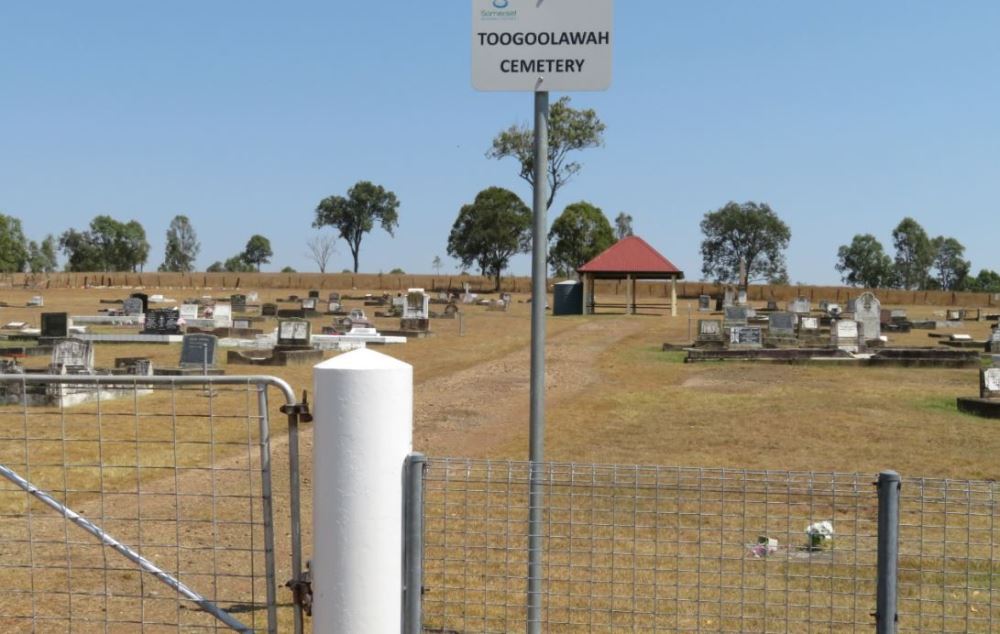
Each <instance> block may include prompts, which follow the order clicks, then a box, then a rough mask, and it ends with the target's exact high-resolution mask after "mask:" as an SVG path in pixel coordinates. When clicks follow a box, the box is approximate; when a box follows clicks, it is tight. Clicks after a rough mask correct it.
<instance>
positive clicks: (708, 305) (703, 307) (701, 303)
mask: <svg viewBox="0 0 1000 634" xmlns="http://www.w3.org/2000/svg"><path fill="white" fill-rule="evenodd" d="M698 312H699V313H709V312H712V297H711V295H699V296H698Z"/></svg>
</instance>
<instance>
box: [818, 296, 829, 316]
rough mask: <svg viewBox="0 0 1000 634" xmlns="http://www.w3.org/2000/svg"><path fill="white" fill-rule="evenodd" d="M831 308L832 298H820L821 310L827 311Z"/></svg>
mask: <svg viewBox="0 0 1000 634" xmlns="http://www.w3.org/2000/svg"><path fill="white" fill-rule="evenodd" d="M829 308H830V300H828V299H821V300H819V309H820V310H821V311H823V312H824V313H825V312H827V311H828V310H829Z"/></svg>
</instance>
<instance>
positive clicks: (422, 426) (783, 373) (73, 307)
mask: <svg viewBox="0 0 1000 634" xmlns="http://www.w3.org/2000/svg"><path fill="white" fill-rule="evenodd" d="M305 290H306V289H300V290H298V291H294V290H293V291H287V290H280V291H262V292H261V297H260V301H262V302H263V301H272V300H273V299H275V298H276V297H279V296H284V295H287V294H289V293H290V292H294V293H297V294H299V295H304V294H305ZM129 292H130V291H129V290H127V289H84V290H72V291H71V290H51V291H48V292H44V293H43V294H44V296H45V299H46V304H47V305H46V307H45V308H44V309H28V308H3V309H0V311H2V312H0V319H2V321H4V322H6V321H15V320H22V321H28V322H30V323H34V324H36V325H37V324H38V313H39V312H41V311H43V310H44V311H55V310H66V311H68V312H70V314H94V313H96V310H97V309H98V308H99V307H101V305H100V304H99V303H98V299H99V298H102V297H103V298H122V297H124V296H126V295H127V294H128V293H129ZM146 292H156V291H154V290H150V289H147V290H146ZM163 292H164V294H165V295H167V296H168V297H173V298H174V299H177V300H182V299H184V298H185V297H188V296H192V295H194V294H200V293H190V292H185V291H183V290H177V291H172V290H165V291H163ZM34 294H36V292H34V291H23V290H12V291H5V292H4V293H3V295H2V296H0V298H2V299H3V300H5V301H8V302H10V303H22V304H23V303H24V302H25V301H27V299H28V297H30V296H31V295H34ZM215 295H217V296H219V297H225V296H226V295H228V292H225V293H224V292H217V293H215ZM524 299H525V297H523V296H520V297H516V298H515V303H514V304H513V305H512V307H511V312H510V313H497V312H487V311H486V310H485V309H484V308H481V307H466V309H465V312H466V316H465V335H464V336H459V332H458V330H459V324H458V322H457V321H446V320H435V321H434V322H432V327H433V328H434V330H435V332H436V334H435V336H433V337H429V338H426V339H416V340H411V341H410V342H409V343H407V344H406V345H405V346H386V347H384V348H379V351H380V352H384V353H386V354H389V355H392V356H395V357H397V358H400V359H402V360H404V361H407V362H408V363H411V364H412V365H413V367H414V376H415V383H416V385H415V400H416V403H415V412H416V420H415V447H416V448H417V449H418V450H420V451H423V452H425V453H427V454H428V455H430V456H432V457H435V456H441V455H460V456H465V457H470V458H500V459H515V460H523V459H525V458H526V457H527V455H526V454H527V451H526V447H527V438H528V430H527V411H528V346H529V339H530V328H529V319H528V315H529V309H530V305H529V304H527V303H524ZM357 305H360V303H357ZM909 308H910V313H911V316H914V317H917V318H919V317H923V316H926V317H930V316H931V315H932V313H933V311H934V310H937V309H933V308H929V307H924V308H921V307H909ZM367 311H368V312H369V314H371V313H372V312H374V309H373V308H368V309H367ZM681 315H682V316H681V317H678V318H674V319H671V318H669V317H665V316H663V313H662V312H661V313H660V314H658V315H656V316H650V315H640V316H621V315H597V316H591V317H565V318H550V319H549V320H548V333H549V338H548V344H549V345H548V348H547V358H548V362H547V370H548V372H547V375H548V376H547V385H548V394H547V401H546V402H547V413H546V416H547V425H548V428H547V458H548V459H550V460H556V461H574V462H584V463H589V462H596V463H604V464H608V463H624V464H663V465H688V466H699V467H730V468H747V469H761V470H765V469H766V470H793V471H823V472H834V471H835V472H861V473H865V474H874V473H875V472H877V471H879V470H881V469H884V468H893V469H896V470H897V471H899V472H900V473H901V474H902V475H903V477H904V478H907V477H914V476H938V477H949V478H974V479H996V478H997V476H998V474H1000V466H998V464H1000V463H998V461H997V460H996V455H997V454H998V450H1000V433H998V427H997V424H996V423H994V422H991V421H987V420H983V419H978V418H975V417H971V416H967V415H963V414H960V413H958V412H957V411H956V409H955V406H954V399H955V397H956V396H959V395H969V394H974V393H975V392H976V390H977V386H978V378H977V376H976V372H975V371H974V370H933V369H894V368H843V367H840V368H838V367H816V366H790V365H766V364H747V363H714V364H684V363H682V359H683V357H682V355H680V354H678V353H664V352H662V351H661V350H660V346H661V344H662V343H663V342H665V341H670V342H675V343H679V342H683V341H686V340H688V319H687V312H686V307H684V308H682V311H681ZM694 319H695V320H696V319H697V313H695V315H694ZM376 322H377V325H379V326H380V327H382V328H390V327H395V326H396V324H395V323H394V320H376ZM324 323H329V318H316V319H314V320H313V327H314V331H315V332H318V331H319V328H320V326H321V325H322V324H324ZM695 323H696V322H695ZM268 327H273V322H271V324H270V325H269V326H268ZM987 329H988V325H987V324H985V323H969V324H968V328H967V329H964V330H963V331H964V332H969V333H970V334H972V335H973V336H975V337H977V338H984V337H985V335H986V332H987ZM107 330H110V329H107ZM893 339H894V342H895V341H898V342H900V343H902V344H903V345H911V346H912V345H919V346H936V345H937V344H936V342H935V341H934V340H932V339H930V338H928V337H927V336H926V332H924V331H915V332H913V333H911V334H909V335H902V336H899V337H893ZM223 352H224V351H223ZM179 354H180V350H179V346H177V345H171V346H139V345H104V346H98V348H97V362H98V364H99V365H102V366H110V365H113V362H114V358H115V357H125V356H149V357H151V358H152V359H153V360H154V363H155V364H156V365H158V366H171V365H175V364H176V363H177V360H178V358H179ZM223 356H224V354H223ZM25 363H26V364H27V365H29V366H36V367H41V366H42V365H44V364H45V363H47V359H44V358H28V359H26V360H25ZM221 365H223V366H224V367H225V365H226V364H225V361H224V360H223V361H222V362H221ZM227 371H228V374H272V375H276V376H278V377H280V378H282V379H284V380H286V381H288V382H289V384H291V385H292V387H293V388H294V389H295V390H296V391H297V392H301V391H303V390H309V391H311V390H312V386H311V384H312V369H311V368H309V367H288V368H254V367H250V366H239V367H237V366H233V367H231V368H227ZM163 398H167V397H164V396H145V397H140V401H141V402H142V408H143V409H146V410H147V411H152V410H156V411H163V410H164V408H166V406H167V404H166V402H164V401H161V400H158V399H163ZM199 400H200V401H202V402H199ZM279 400H280V399H276V398H274V399H272V411H271V420H272V426H273V429H274V433H275V436H277V437H280V435H281V434H282V431H283V427H284V416H283V415H282V414H280V413H279V412H278V411H277V407H278V405H280V403H279V402H277V401H279ZM203 401H204V399H197V398H190V399H181V400H180V401H178V402H177V403H176V404H175V405H176V410H177V411H178V412H180V413H196V412H200V411H203V410H201V409H199V408H203V406H204V403H203ZM175 405H174V404H171V407H174V406H175ZM129 407H131V404H128V405H126V404H118V405H111V406H110V408H109V409H106V410H104V412H105V413H106V414H110V413H112V412H115V411H116V408H123V414H122V416H121V417H120V418H116V417H114V416H111V417H109V418H108V421H107V423H106V424H107V425H108V427H107V428H106V429H105V430H103V431H101V434H102V436H103V438H104V439H105V440H107V441H108V442H107V443H106V447H105V448H104V450H103V452H104V453H103V454H102V459H103V460H105V463H106V465H108V466H109V469H108V471H107V473H108V475H109V476H110V477H109V479H108V482H105V483H104V484H105V490H106V491H108V490H112V489H115V488H116V487H117V488H126V487H129V486H131V482H132V480H131V479H130V478H131V477H132V476H129V475H128V473H129V472H128V470H127V469H120V470H117V471H116V470H115V468H116V465H117V466H124V467H128V466H129V465H130V464H131V463H130V462H129V461H130V460H133V461H134V460H135V458H134V447H135V445H136V442H135V441H136V440H137V439H138V440H143V439H148V440H154V441H156V442H149V443H146V444H145V445H144V447H145V449H146V450H148V453H144V454H143V458H142V460H144V461H149V462H148V465H149V466H157V465H163V466H166V467H170V466H171V465H174V464H184V461H185V460H193V461H198V460H201V459H202V458H204V456H199V452H200V451H203V445H200V444H199V441H200V440H201V439H202V438H201V437H200V436H199V434H201V435H203V434H205V433H206V430H205V429H203V428H198V427H197V426H191V427H186V428H184V431H183V432H182V433H181V435H180V437H179V439H178V440H179V441H180V442H181V443H182V444H181V445H178V447H179V448H181V449H183V450H182V451H180V452H179V453H178V454H177V456H179V458H180V462H177V458H176V457H175V456H174V448H173V446H172V445H170V444H168V443H164V442H160V441H163V440H165V438H164V437H162V433H164V430H165V429H167V428H168V426H166V425H160V424H158V422H157V419H155V418H150V419H148V420H144V421H143V423H142V424H141V425H139V426H136V424H135V419H134V417H130V416H129V414H128V412H126V411H124V410H127V409H128V408H129ZM68 412H69V413H71V414H72V416H74V417H77V419H78V420H79V421H91V422H93V420H94V419H93V417H92V412H91V410H90V409H88V407H87V406H82V407H80V408H78V409H77V408H74V409H73V410H68ZM6 420H7V422H4V423H3V426H4V427H3V431H4V432H5V433H10V430H11V428H10V425H14V426H15V427H17V426H23V421H21V420H19V419H17V418H16V417H15V418H14V419H6ZM38 420H39V423H38V426H37V428H34V431H33V432H32V433H33V434H35V435H36V436H37V438H36V440H33V441H31V444H32V445H33V447H34V448H35V449H34V450H35V451H37V456H38V457H39V458H40V459H41V458H43V457H44V459H45V460H46V461H48V460H49V459H53V460H57V459H58V460H61V459H62V456H63V455H65V456H66V459H67V460H68V461H69V463H74V464H75V463H77V462H82V463H86V464H90V461H92V460H93V458H94V451H95V445H94V443H93V436H94V435H95V434H96V433H97V431H96V428H95V427H93V426H91V427H90V428H89V429H90V430H91V431H90V432H86V433H85V432H84V431H80V432H79V434H80V435H79V437H77V438H74V441H73V442H70V443H68V444H67V443H65V442H63V438H64V437H65V435H64V433H63V428H62V423H61V422H60V421H56V420H55V419H53V420H51V421H48V422H46V421H45V420H44V419H43V418H42V417H40V418H39V419H38ZM164 420H165V419H160V422H161V423H162V422H163V421H164ZM10 421H13V422H10ZM116 425H117V427H115V426H116ZM85 428H86V425H85V424H83V423H81V427H79V429H81V430H83V429H85ZM18 429H20V427H18ZM88 433H89V434H90V435H87V434H88ZM233 433H234V434H236V435H241V434H244V433H245V430H243V431H241V430H234V431H233ZM147 436H148V437H147ZM223 436H225V434H223ZM240 438H241V439H242V440H245V439H243V437H242V436H240ZM242 440H241V442H242ZM218 451H219V454H218V455H217V456H216V458H218V459H223V460H224V459H227V458H230V459H235V457H236V456H238V455H240V454H241V452H243V451H244V450H243V448H242V447H241V446H233V447H231V448H226V447H225V446H221V447H220V448H219V450H218ZM0 452H2V457H3V458H4V459H5V460H13V461H15V462H16V461H17V455H16V450H15V449H14V448H13V446H7V447H4V448H2V449H0ZM302 454H303V457H304V459H305V460H306V464H304V465H303V469H304V470H303V481H304V485H305V489H304V496H305V499H304V502H305V506H304V508H303V516H304V518H305V522H304V525H305V530H306V534H305V536H304V537H305V540H306V544H307V554H308V552H309V550H310V549H311V548H310V547H309V546H308V544H309V543H311V535H310V529H309V525H310V524H311V522H310V521H309V516H310V513H311V507H310V505H309V500H308V496H309V493H310V483H311V468H310V467H311V464H309V463H310V460H311V435H310V434H309V433H308V432H307V433H306V434H304V436H303V450H302ZM286 457H287V453H286V451H285V449H284V447H283V446H282V445H281V443H280V442H277V443H275V492H276V507H275V512H276V517H277V519H278V522H279V525H278V527H277V536H278V551H279V555H278V562H279V567H280V570H279V585H280V583H281V582H283V581H284V580H285V579H287V578H288V577H289V576H290V571H289V570H288V563H287V562H288V527H287V517H288V509H287V494H286V493H285V492H287V490H288V478H287V472H286V470H287V463H286V462H285V460H286ZM59 471H60V470H59V469H55V470H52V471H50V472H49V473H46V472H44V471H39V473H38V476H39V477H40V478H41V480H42V483H43V484H46V485H52V486H53V488H55V489H56V490H60V489H65V480H64V479H65V478H66V477H67V473H64V472H59ZM116 474H117V475H116ZM73 478H74V479H76V478H79V480H75V481H78V482H81V483H84V484H83V485H81V486H80V488H81V489H83V492H82V493H78V494H75V495H71V496H70V497H71V501H73V502H74V503H76V504H80V505H81V506H82V507H83V508H87V505H88V504H94V503H95V502H94V500H95V499H96V498H95V497H94V494H93V491H94V490H95V489H94V488H93V487H92V485H93V473H89V472H87V470H86V468H81V469H77V470H76V471H75V472H74V473H73ZM116 478H117V479H116ZM243 493H245V491H243ZM105 495H107V493H106V494H105ZM165 497H167V496H165ZM163 503H164V504H168V502H166V501H164V502H163ZM155 507H156V504H155V503H153V502H152V501H151V505H150V506H147V507H146V508H147V509H150V512H153V510H155ZM118 528H120V530H122V531H123V532H124V533H125V534H126V535H127V534H128V531H129V529H128V526H127V522H126V523H122V522H120V523H119V526H118ZM163 530H164V531H167V532H169V531H170V530H171V529H170V528H169V527H166V528H164V529H163ZM173 530H176V529H175V528H174V529H173ZM753 537H755V535H752V536H750V538H751V541H752V538H753ZM743 539H744V536H743V535H742V534H740V535H739V536H738V539H737V540H736V541H737V542H739V544H737V543H736V542H734V546H733V547H741V546H742V540H743ZM556 563H558V562H556ZM661 563H663V565H666V564H667V563H668V562H661ZM671 565H673V564H671ZM740 565H742V564H740ZM796 565H797V564H796ZM519 566H520V563H518V564H517V566H516V567H519ZM656 567H657V565H654V566H653V568H654V569H655V568H656ZM668 567H669V566H668ZM698 574H701V573H698ZM698 574H696V575H695V577H694V579H695V585H696V586H698V584H699V583H700V581H699V579H700V577H699V576H698ZM782 574H784V573H782ZM985 574H986V576H987V577H990V575H991V574H993V575H995V574H996V573H995V572H994V573H989V572H987V573H985ZM709 576H710V575H707V576H705V578H706V581H705V591H706V592H707V591H709V582H708V581H707V579H708V577H709ZM779 576H780V575H779ZM675 581H676V580H675ZM688 581H690V579H688V580H686V581H684V583H687V582H688ZM504 583H507V584H509V583H511V582H510V580H509V579H508V580H504ZM993 583H994V584H995V583H996V582H995V581H994V582H993ZM640 585H641V584H640ZM768 587H769V588H770V587H772V586H768ZM609 588H611V590H612V594H616V592H617V591H616V590H614V588H612V587H611V586H609ZM279 596H281V597H282V598H283V602H285V603H287V592H285V591H282V592H281V594H280V595H279ZM741 596H742V595H741ZM612 599H613V600H612V601H611V602H612V603H614V602H615V601H617V599H614V597H612ZM682 599H683V596H680V595H678V597H676V600H677V601H678V603H677V604H678V605H686V604H685V603H684V602H683V600H682ZM727 600H728V599H727ZM724 603H725V602H721V603H720V604H719V605H720V606H721V605H724ZM171 605H172V604H171ZM623 605H625V604H620V605H619V604H618V603H615V606H618V607H615V606H612V607H609V608H608V610H609V613H614V614H619V615H621V614H625V616H620V617H619V618H621V619H625V620H628V619H629V618H630V617H628V616H627V613H628V609H627V608H625V607H621V606H623ZM619 608H620V609H619ZM720 609H721V608H720ZM762 609H763V608H762ZM987 609H990V608H989V607H987ZM602 610H603V608H602ZM168 611H169V610H168ZM765 613H766V611H765V612H761V613H760V614H765ZM720 614H721V613H720ZM682 616H683V615H682V614H680V613H677V614H672V615H670V618H676V619H682ZM758 616H759V614H758V612H756V611H753V612H752V613H751V612H746V613H744V617H742V618H752V619H756V618H757V617H758ZM287 618H288V610H287V609H283V610H282V619H283V621H285V620H287ZM567 618H568V617H567ZM574 618H575V617H574ZM684 618H687V617H684ZM631 622H633V624H635V622H634V619H633V621H631ZM675 623H682V624H683V623H686V624H688V625H691V624H692V623H693V624H694V626H699V627H703V628H706V629H711V626H710V625H706V624H705V623H704V622H703V621H702V622H698V621H697V615H695V621H684V620H677V621H675ZM637 626H639V625H637ZM602 627H603V626H602ZM598 629H601V628H598ZM668 629H669V628H668Z"/></svg>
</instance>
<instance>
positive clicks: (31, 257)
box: [28, 233, 59, 273]
mask: <svg viewBox="0 0 1000 634" xmlns="http://www.w3.org/2000/svg"><path fill="white" fill-rule="evenodd" d="M58 266H59V260H58V257H57V256H56V239H55V237H54V236H53V235H52V234H51V233H50V234H49V235H47V236H45V239H44V240H42V242H41V243H40V244H39V243H38V242H35V241H34V240H32V241H31V242H29V243H28V267H29V268H30V269H31V272H32V273H52V272H53V271H55V270H56V267H58Z"/></svg>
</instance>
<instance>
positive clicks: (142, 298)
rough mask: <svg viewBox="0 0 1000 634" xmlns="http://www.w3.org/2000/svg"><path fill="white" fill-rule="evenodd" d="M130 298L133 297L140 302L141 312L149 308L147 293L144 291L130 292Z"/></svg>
mask: <svg viewBox="0 0 1000 634" xmlns="http://www.w3.org/2000/svg"><path fill="white" fill-rule="evenodd" d="M129 297H130V298H132V297H134V298H136V299H138V300H139V301H141V302H142V312H144V313H145V312H146V311H148V310H149V295H147V294H145V293H132V294H131V295H129ZM126 314H138V313H126Z"/></svg>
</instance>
